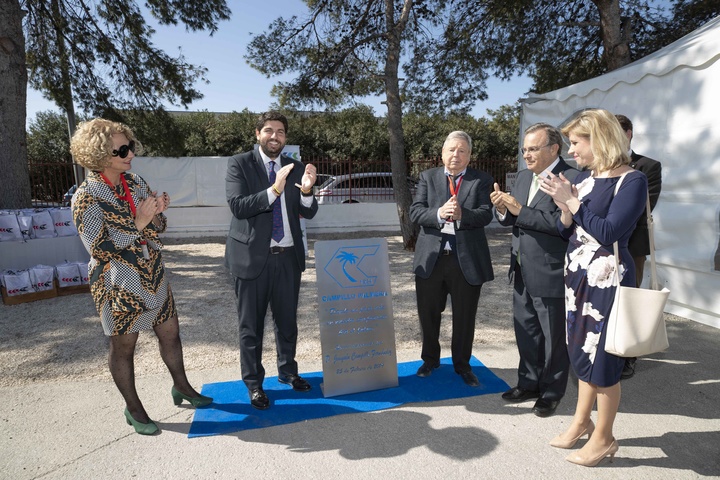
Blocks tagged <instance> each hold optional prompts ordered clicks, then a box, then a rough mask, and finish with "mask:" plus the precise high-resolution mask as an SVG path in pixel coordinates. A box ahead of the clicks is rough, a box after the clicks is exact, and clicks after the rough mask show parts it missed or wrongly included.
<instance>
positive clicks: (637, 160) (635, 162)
mask: <svg viewBox="0 0 720 480" xmlns="http://www.w3.org/2000/svg"><path fill="white" fill-rule="evenodd" d="M615 118H617V119H618V122H620V126H621V127H622V129H623V130H624V131H625V135H626V136H627V137H628V141H629V142H632V139H633V124H632V122H631V121H630V119H629V118H628V117H626V116H625V115H615ZM630 166H631V167H632V168H634V169H635V170H638V171H640V172H643V173H644V174H645V176H646V177H647V179H648V193H649V194H650V211H652V210H653V209H654V208H655V205H656V204H657V201H658V198H659V197H660V190H661V188H662V165H661V164H660V162H658V161H657V160H653V159H652V158H649V157H646V156H644V155H639V154H637V153H635V152H634V151H633V150H632V148H631V149H630ZM628 250H630V255H632V257H633V262H634V263H635V279H636V286H637V287H638V288H640V284H641V283H642V280H643V270H644V268H645V256H646V255H648V254H649V253H650V236H649V233H648V224H647V212H645V213H643V214H642V215H640V219H638V223H637V226H636V227H635V231H633V233H632V235H631V236H630V240H628ZM636 361H637V358H627V359H626V360H625V368H623V372H622V375H621V376H620V378H621V379H626V378H630V377H632V376H633V375H635V362H636Z"/></svg>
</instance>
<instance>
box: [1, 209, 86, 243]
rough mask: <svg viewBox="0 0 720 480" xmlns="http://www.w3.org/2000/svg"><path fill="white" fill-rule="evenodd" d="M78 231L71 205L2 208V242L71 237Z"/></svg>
mask: <svg viewBox="0 0 720 480" xmlns="http://www.w3.org/2000/svg"><path fill="white" fill-rule="evenodd" d="M77 234H78V231H77V228H75V222H73V218H72V211H71V210H70V207H58V208H34V209H25V210H0V242H27V241H28V240H33V239H35V238H53V237H71V236H73V235H75V236H77Z"/></svg>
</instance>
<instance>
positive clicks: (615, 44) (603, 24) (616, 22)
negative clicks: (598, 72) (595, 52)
mask: <svg viewBox="0 0 720 480" xmlns="http://www.w3.org/2000/svg"><path fill="white" fill-rule="evenodd" d="M592 1H593V3H594V4H595V6H597V9H598V13H599V14H600V31H601V34H602V41H603V50H604V52H603V56H604V57H605V66H606V67H607V69H608V71H611V70H615V69H618V68H620V67H623V66H625V65H627V64H628V63H630V45H629V40H628V39H630V38H632V34H631V32H630V28H631V23H630V22H623V21H622V19H621V18H620V2H619V0H592ZM623 28H625V30H626V31H624V32H623Z"/></svg>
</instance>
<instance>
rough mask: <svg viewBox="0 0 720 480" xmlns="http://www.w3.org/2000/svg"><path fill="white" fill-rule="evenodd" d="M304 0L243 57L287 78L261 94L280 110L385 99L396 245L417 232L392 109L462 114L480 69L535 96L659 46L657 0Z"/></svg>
mask: <svg viewBox="0 0 720 480" xmlns="http://www.w3.org/2000/svg"><path fill="white" fill-rule="evenodd" d="M679 1H682V0H679ZM697 1H699V0H696V2H697ZM304 2H305V3H306V5H307V6H308V14H307V16H305V17H303V18H298V17H292V18H282V17H281V18H278V19H276V20H275V21H274V22H273V23H272V24H271V25H270V26H268V27H267V28H266V29H265V31H266V32H267V33H263V34H260V35H257V36H255V37H254V38H253V40H252V41H251V43H250V45H249V47H248V52H247V56H246V59H247V60H248V62H249V63H250V65H251V66H252V67H253V68H255V69H257V70H258V71H260V72H262V73H263V74H265V75H267V76H268V77H271V76H275V75H280V74H287V73H291V74H295V78H294V80H292V81H289V82H280V83H278V84H277V85H275V87H274V89H273V93H274V95H275V96H276V97H277V98H278V99H279V103H280V105H281V106H282V107H286V108H301V107H304V106H317V105H321V106H325V107H327V108H330V109H334V108H337V107H338V106H339V105H346V104H349V103H351V102H353V101H355V100H356V99H357V98H361V97H363V96H366V95H384V96H385V99H386V101H385V103H386V105H387V109H388V110H387V128H388V140H389V147H390V159H391V163H392V171H393V183H394V185H395V197H396V198H397V200H398V215H399V217H400V226H401V232H402V235H403V241H404V244H405V247H406V248H412V247H413V245H414V240H415V236H416V233H417V230H416V229H415V227H414V226H413V225H412V224H411V222H410V220H409V217H408V215H407V213H408V209H409V205H410V200H411V198H410V194H409V190H408V185H407V182H406V181H405V178H406V168H405V164H404V159H405V137H404V130H403V122H402V118H403V104H404V107H405V110H406V112H418V113H425V114H432V113H439V114H443V115H446V114H448V113H452V112H454V113H459V114H462V113H467V112H468V111H469V108H470V107H471V106H472V105H474V103H475V102H476V101H478V100H482V99H485V98H486V92H485V89H486V86H485V81H486V79H487V78H488V75H489V73H490V72H492V73H494V74H495V75H497V76H499V77H500V78H503V79H509V78H511V77H512V76H513V75H514V74H518V73H527V74H528V75H530V77H531V78H532V79H533V80H534V82H535V85H534V89H535V90H536V91H547V90H551V89H555V88H558V87H561V86H565V85H568V84H570V83H574V82H577V81H581V80H585V79H587V78H591V77H594V76H596V75H599V74H601V73H604V72H606V71H609V70H613V69H615V68H618V67H620V66H622V65H626V64H627V63H629V62H630V61H632V60H633V59H635V58H639V57H638V55H644V54H646V53H649V50H650V48H651V46H652V48H653V49H657V48H660V47H662V46H663V45H662V44H658V43H657V42H653V39H654V38H657V37H658V34H659V33H658V32H659V31H661V29H662V28H663V27H664V26H665V25H667V24H668V22H669V21H670V19H669V18H668V16H667V13H668V12H667V7H666V6H665V5H660V6H653V2H652V1H650V0H627V1H623V2H620V0H571V1H567V2H557V1H555V0H484V1H478V2H464V1H459V0H449V1H445V0H417V1H413V0H362V1H361V0H304ZM401 58H404V59H407V62H406V64H404V65H403V69H402V73H403V76H404V80H403V81H402V85H401V79H400V77H401V68H400V67H401V65H400V61H401ZM460 128H462V129H466V128H467V126H466V124H465V123H463V124H461V125H460ZM445 133H447V132H445ZM513 143H515V142H513Z"/></svg>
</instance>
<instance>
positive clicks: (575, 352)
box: [559, 171, 648, 387]
mask: <svg viewBox="0 0 720 480" xmlns="http://www.w3.org/2000/svg"><path fill="white" fill-rule="evenodd" d="M619 179H620V177H612V178H596V177H593V176H592V175H591V172H590V171H585V172H582V173H580V175H578V176H577V177H576V178H575V180H574V182H573V183H574V184H575V185H576V187H577V189H578V195H579V200H580V201H581V203H582V204H581V206H580V209H579V210H578V211H577V213H575V215H573V224H572V225H571V226H570V227H568V228H565V227H564V226H563V225H562V224H559V228H560V233H561V235H562V236H563V237H564V238H567V239H569V244H568V250H567V255H566V257H565V310H566V314H567V322H566V335H567V347H568V355H569V357H570V363H571V364H572V366H573V369H574V371H575V374H576V375H577V377H578V378H579V379H580V380H582V381H584V382H587V383H591V384H593V385H596V386H599V387H609V386H612V385H615V384H616V383H618V382H619V381H620V374H621V373H622V369H623V365H624V363H625V359H624V358H621V357H617V356H615V355H612V354H609V353H607V352H605V336H606V331H607V327H606V325H607V324H606V320H607V318H608V315H609V313H610V310H611V309H612V306H613V301H614V299H615V290H616V288H617V283H616V279H615V257H614V253H613V243H614V242H616V241H617V242H618V247H619V251H620V261H619V263H620V278H621V284H622V285H628V286H633V287H634V286H635V266H634V264H633V261H632V257H631V256H630V252H629V251H628V248H627V246H628V239H629V238H630V235H631V234H632V232H633V230H634V228H635V225H636V224H637V220H638V218H639V217H640V215H644V214H645V199H646V197H647V190H648V186H647V177H645V174H643V173H641V172H637V171H632V172H628V173H627V174H625V178H624V179H623V182H622V183H621V184H620V189H619V190H618V192H617V194H616V193H615V187H616V185H617V182H618V180H619Z"/></svg>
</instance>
